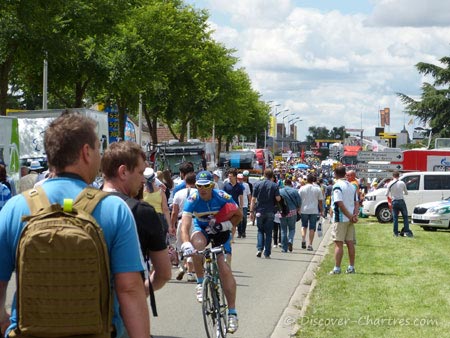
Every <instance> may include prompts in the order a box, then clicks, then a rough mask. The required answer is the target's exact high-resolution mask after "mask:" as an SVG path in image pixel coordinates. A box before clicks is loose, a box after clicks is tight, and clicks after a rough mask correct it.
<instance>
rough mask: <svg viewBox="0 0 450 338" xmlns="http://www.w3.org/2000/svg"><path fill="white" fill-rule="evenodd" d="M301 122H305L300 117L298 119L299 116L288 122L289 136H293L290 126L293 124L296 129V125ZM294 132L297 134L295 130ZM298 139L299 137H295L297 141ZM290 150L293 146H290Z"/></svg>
mask: <svg viewBox="0 0 450 338" xmlns="http://www.w3.org/2000/svg"><path fill="white" fill-rule="evenodd" d="M300 121H303V120H302V119H301V118H300V117H298V116H296V117H293V118H292V119H290V120H289V121H288V129H289V135H291V134H290V130H291V128H290V124H291V123H292V122H293V124H294V127H295V124H296V123H297V122H300ZM294 132H295V128H294ZM296 138H297V135H295V139H296ZM289 148H291V146H289Z"/></svg>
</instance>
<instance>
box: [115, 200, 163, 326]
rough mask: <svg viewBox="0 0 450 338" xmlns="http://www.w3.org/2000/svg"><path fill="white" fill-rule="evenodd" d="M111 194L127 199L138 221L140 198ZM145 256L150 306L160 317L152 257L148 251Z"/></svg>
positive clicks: (155, 315)
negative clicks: (153, 280) (151, 262)
mask: <svg viewBox="0 0 450 338" xmlns="http://www.w3.org/2000/svg"><path fill="white" fill-rule="evenodd" d="M109 194H111V195H116V196H118V197H120V198H121V199H123V200H124V201H125V203H126V204H127V205H128V207H129V208H130V209H131V212H132V214H133V217H134V220H135V222H136V223H137V217H136V216H137V208H138V206H139V205H140V203H141V202H140V201H139V200H137V199H135V198H132V197H130V196H128V195H125V194H124V193H121V192H112V193H109ZM136 225H137V224H136ZM143 256H144V261H145V263H146V264H147V271H148V277H147V279H148V289H149V295H150V306H151V308H152V313H153V317H158V310H157V309H156V298H155V290H154V289H153V284H152V282H151V280H150V274H151V271H152V270H151V269H150V258H149V257H148V254H147V253H146V254H145V255H143Z"/></svg>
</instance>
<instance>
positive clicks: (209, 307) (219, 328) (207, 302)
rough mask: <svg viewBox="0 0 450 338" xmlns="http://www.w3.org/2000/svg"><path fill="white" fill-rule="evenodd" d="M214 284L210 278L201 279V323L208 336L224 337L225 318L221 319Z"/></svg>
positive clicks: (219, 305) (225, 329)
mask: <svg viewBox="0 0 450 338" xmlns="http://www.w3.org/2000/svg"><path fill="white" fill-rule="evenodd" d="M216 287H217V286H216V284H215V283H214V282H213V281H212V280H211V278H208V277H206V278H205V279H204V280H203V302H202V311H203V323H204V324H205V331H206V336H207V337H208V338H225V337H226V334H227V327H226V320H225V321H223V319H222V317H223V312H222V309H221V304H220V301H219V294H218V292H217V289H216Z"/></svg>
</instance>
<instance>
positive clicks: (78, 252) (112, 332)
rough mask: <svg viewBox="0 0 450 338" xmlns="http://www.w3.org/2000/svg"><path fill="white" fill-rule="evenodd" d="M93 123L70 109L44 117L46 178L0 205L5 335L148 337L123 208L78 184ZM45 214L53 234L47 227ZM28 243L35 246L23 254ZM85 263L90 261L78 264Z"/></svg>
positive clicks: (91, 165)
mask: <svg viewBox="0 0 450 338" xmlns="http://www.w3.org/2000/svg"><path fill="white" fill-rule="evenodd" d="M96 128H97V123H96V121H94V120H92V119H91V118H88V117H86V116H83V115H81V114H78V113H68V112H65V113H63V114H62V115H61V116H59V117H58V118H56V119H55V120H53V121H52V122H51V123H50V125H49V126H48V127H47V129H46V132H45V136H44V146H45V152H46V154H47V159H48V163H49V165H51V166H53V168H54V170H55V177H54V178H52V179H51V180H48V181H46V182H44V183H43V184H42V186H41V187H39V188H37V189H31V190H28V191H26V192H24V193H22V194H20V195H16V196H14V197H13V198H11V199H10V200H9V201H8V202H7V203H6V205H5V207H4V208H3V209H2V210H1V211H0V324H1V325H2V328H3V329H4V327H5V326H6V324H7V323H8V321H9V320H10V325H9V327H8V328H7V329H6V335H7V336H9V337H23V336H26V337H33V336H40V337H61V336H66V337H70V336H80V335H86V336H89V337H102V338H103V337H104V338H109V337H121V336H122V335H123V333H124V328H125V327H126V329H127V332H128V335H129V337H131V338H134V337H149V336H150V323H149V312H148V306H147V303H146V297H145V289H144V283H143V280H142V277H141V273H142V271H144V266H143V263H142V258H141V253H140V248H139V241H138V235H137V231H136V224H135V222H134V219H133V215H132V214H131V212H130V209H129V208H128V206H127V205H126V203H125V202H124V201H123V200H122V199H121V198H119V197H117V196H113V195H108V194H106V193H104V192H102V191H100V190H97V189H94V188H91V187H88V184H89V183H91V182H93V181H94V179H95V177H96V175H97V173H98V171H99V168H100V161H101V158H100V142H99V139H98V137H97V134H96ZM29 201H30V203H29ZM50 203H52V204H53V205H51V206H49V204H50ZM30 209H32V210H33V212H31V211H30ZM91 209H92V210H91ZM35 210H36V211H35ZM30 214H31V215H30ZM23 217H25V218H23ZM49 221H51V222H53V224H55V225H56V228H53V229H58V231H55V230H50V231H49V230H48V229H51V225H52V224H49ZM70 224H72V226H70ZM32 225H34V227H32ZM40 225H42V226H43V225H45V226H46V227H45V228H43V229H44V230H43V231H42V233H41V234H42V236H34V237H33V236H31V235H32V234H33V232H32V230H35V229H39V226H40ZM88 229H89V230H90V231H91V232H89V233H88V232H87V231H88ZM92 231H95V232H96V235H92ZM77 234H79V235H78V236H77ZM25 235H30V237H29V238H28V239H29V244H28V243H27V242H25V241H24V239H25V237H24V236H25ZM62 235H68V236H70V237H64V236H62ZM64 238H67V241H65V240H64ZM42 239H43V240H42ZM69 239H70V241H69ZM77 242H78V243H80V244H83V246H82V247H78V246H77V245H76V244H77ZM33 243H36V244H37V245H39V249H42V252H40V253H39V254H36V252H34V254H33V255H27V252H28V251H27V250H31V252H33ZM19 244H20V245H23V246H22V247H19V248H18V245H19ZM66 244H67V245H66ZM25 249H26V250H25ZM58 250H59V252H58V254H57V255H55V254H54V252H55V251H58ZM16 252H17V257H16ZM94 252H96V253H95V255H94ZM87 253H88V254H89V255H87ZM84 255H86V256H84ZM37 257H38V258H42V257H45V258H46V259H36V258H37ZM68 259H70V261H68ZM72 262H73V263H72ZM89 262H93V263H95V265H92V266H91V267H90V270H87V268H88V267H89ZM44 267H45V268H46V269H45V270H42V269H43V268H44ZM81 268H84V270H83V273H80V272H79V270H80V269H81ZM14 271H15V272H16V279H17V289H18V290H21V292H18V293H16V294H15V296H14V297H15V302H13V304H12V309H11V317H10V318H9V314H8V313H7V312H6V309H5V298H6V290H7V286H8V281H9V280H10V278H11V276H12V273H13V272H14ZM42 271H45V273H42ZM24 274H25V275H27V277H28V278H25V279H24V278H23V275H24ZM52 283H53V284H52ZM24 286H26V287H28V289H26V288H24ZM30 292H33V295H31V294H30ZM27 297H28V298H27ZM84 302H85V303H86V304H87V305H84ZM79 304H83V305H79ZM42 306H44V307H45V309H43V308H42ZM119 306H120V310H119ZM88 310H89V311H92V312H88ZM43 313H45V315H43ZM55 323H58V325H55ZM64 323H70V325H69V324H67V325H66V324H64Z"/></svg>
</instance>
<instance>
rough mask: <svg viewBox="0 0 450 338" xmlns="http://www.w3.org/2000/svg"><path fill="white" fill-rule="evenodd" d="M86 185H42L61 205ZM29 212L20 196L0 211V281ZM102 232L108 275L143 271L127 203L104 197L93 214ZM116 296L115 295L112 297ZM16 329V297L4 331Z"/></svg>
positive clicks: (117, 321)
mask: <svg viewBox="0 0 450 338" xmlns="http://www.w3.org/2000/svg"><path fill="white" fill-rule="evenodd" d="M86 186H87V184H86V183H85V182H83V181H81V180H78V179H73V178H67V177H60V178H59V177H58V178H52V179H50V180H47V181H46V182H44V183H43V184H42V187H43V188H44V190H45V192H46V194H47V196H48V198H49V200H50V203H59V204H61V205H62V203H63V200H64V199H65V198H71V199H73V200H75V199H76V197H77V196H78V194H79V193H80V192H81V190H83V189H84V188H85V187H86ZM29 213H30V210H29V208H28V204H27V202H26V200H25V198H24V197H23V196H22V195H21V194H20V195H16V196H14V197H12V198H11V199H10V200H9V201H8V203H6V205H5V206H4V207H3V209H2V210H1V211H0V280H2V281H9V280H10V278H11V275H12V273H13V271H14V269H15V265H16V264H15V263H16V247H17V244H18V241H19V237H20V233H21V231H22V228H23V226H24V222H22V220H21V219H22V216H23V215H29ZM92 215H93V216H94V218H95V219H96V220H97V223H98V224H99V225H100V227H101V228H102V230H103V233H104V237H105V241H106V245H107V247H108V251H109V259H110V267H111V275H114V274H116V273H123V272H136V271H144V270H145V269H144V266H143V263H142V259H141V255H140V248H139V241H138V236H137V230H136V224H135V222H134V218H133V215H132V214H131V212H130V209H129V208H128V206H127V204H126V203H125V202H124V201H123V200H122V199H121V198H120V197H117V196H114V195H111V196H107V197H105V198H104V199H103V200H102V201H101V202H100V203H99V204H98V205H97V207H96V208H95V210H94V212H93V213H92ZM114 295H115V294H114ZM113 324H114V325H115V327H116V331H117V336H118V337H120V336H121V335H122V334H123V332H124V325H123V321H122V318H121V317H120V314H119V304H118V302H117V297H116V295H115V297H114V318H113ZM16 326H17V312H16V296H15V295H14V300H13V304H12V309H11V325H10V326H9V328H8V330H7V332H9V331H10V330H11V329H14V328H16Z"/></svg>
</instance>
